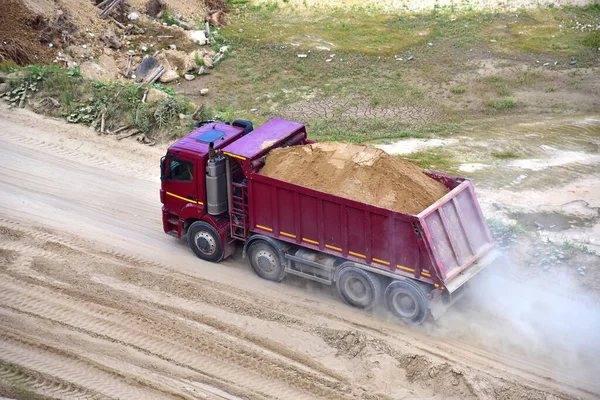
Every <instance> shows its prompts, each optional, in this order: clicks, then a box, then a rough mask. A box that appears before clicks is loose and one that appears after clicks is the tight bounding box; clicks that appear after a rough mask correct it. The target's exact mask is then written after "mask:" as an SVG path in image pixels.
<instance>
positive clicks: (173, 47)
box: [169, 44, 177, 50]
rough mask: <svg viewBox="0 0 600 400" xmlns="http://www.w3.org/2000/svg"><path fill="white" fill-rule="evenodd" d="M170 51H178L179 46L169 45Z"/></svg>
mask: <svg viewBox="0 0 600 400" xmlns="http://www.w3.org/2000/svg"><path fill="white" fill-rule="evenodd" d="M169 50H177V45H176V44H170V45H169Z"/></svg>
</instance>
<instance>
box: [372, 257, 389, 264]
mask: <svg viewBox="0 0 600 400" xmlns="http://www.w3.org/2000/svg"><path fill="white" fill-rule="evenodd" d="M373 261H375V262H376V263H379V264H384V265H390V263H389V262H387V261H383V260H380V259H379V258H375V257H373Z"/></svg>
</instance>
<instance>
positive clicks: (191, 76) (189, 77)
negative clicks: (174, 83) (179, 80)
mask: <svg viewBox="0 0 600 400" xmlns="http://www.w3.org/2000/svg"><path fill="white" fill-rule="evenodd" d="M183 77H184V78H185V80H186V81H193V80H194V79H195V78H196V77H195V76H194V75H192V74H185V75H184V76H183Z"/></svg>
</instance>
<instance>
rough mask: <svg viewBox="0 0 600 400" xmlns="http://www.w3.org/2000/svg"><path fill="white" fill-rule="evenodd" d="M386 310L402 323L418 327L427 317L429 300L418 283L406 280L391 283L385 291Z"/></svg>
mask: <svg viewBox="0 0 600 400" xmlns="http://www.w3.org/2000/svg"><path fill="white" fill-rule="evenodd" d="M384 299H385V305H386V307H387V309H388V310H389V311H390V312H391V313H392V314H394V315H395V316H396V317H398V318H400V319H401V320H402V321H404V322H406V323H408V324H411V325H419V324H421V323H423V321H425V319H426V318H427V316H428V315H429V299H428V298H427V293H426V291H425V290H424V289H423V288H422V287H421V285H419V284H418V283H415V282H411V281H408V280H398V281H392V282H391V283H390V284H389V285H388V287H387V288H386V289H385V294H384Z"/></svg>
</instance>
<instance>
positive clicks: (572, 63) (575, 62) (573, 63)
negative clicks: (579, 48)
mask: <svg viewBox="0 0 600 400" xmlns="http://www.w3.org/2000/svg"><path fill="white" fill-rule="evenodd" d="M575 64H577V60H571V62H569V65H575Z"/></svg>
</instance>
